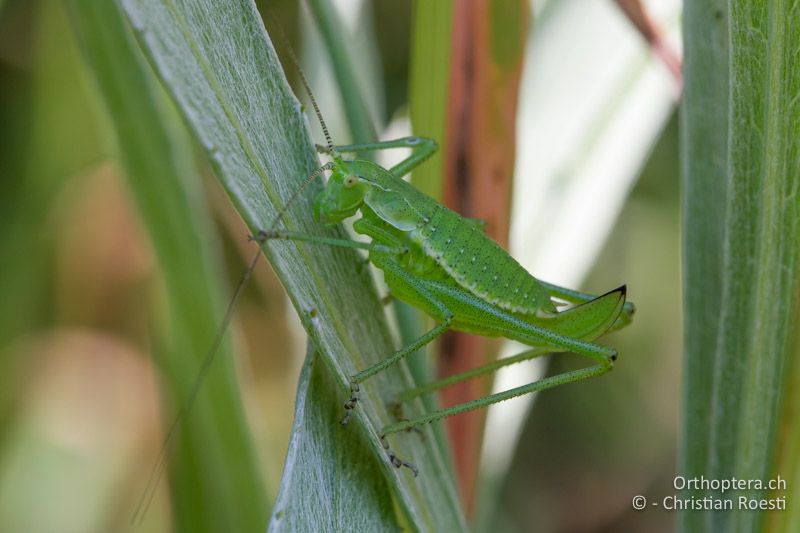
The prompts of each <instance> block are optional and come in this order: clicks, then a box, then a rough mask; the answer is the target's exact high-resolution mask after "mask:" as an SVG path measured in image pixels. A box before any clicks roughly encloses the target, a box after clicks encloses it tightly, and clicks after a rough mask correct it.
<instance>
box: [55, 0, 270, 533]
mask: <svg viewBox="0 0 800 533" xmlns="http://www.w3.org/2000/svg"><path fill="white" fill-rule="evenodd" d="M69 5H70V7H71V8H72V9H71V11H72V14H73V17H72V19H73V22H74V26H75V28H76V30H77V33H78V35H79V36H80V38H81V41H82V45H83V50H84V53H85V56H86V58H87V60H88V63H89V65H90V66H91V68H92V72H93V74H94V76H95V79H96V80H97V82H98V86H99V89H100V92H101V94H102V96H103V99H104V100H105V103H106V108H107V110H108V112H109V115H110V117H111V119H112V123H113V126H114V129H115V132H116V136H117V144H118V150H119V154H120V157H121V161H122V164H123V167H124V169H125V172H126V174H127V177H128V180H129V184H130V188H131V190H132V192H133V194H134V197H135V199H136V201H137V204H138V207H139V212H140V214H141V218H142V221H143V222H144V225H145V226H146V227H147V229H148V231H149V234H150V237H151V240H152V242H153V245H154V247H155V249H156V252H157V255H158V258H159V263H160V266H161V268H162V271H163V273H164V281H165V286H166V293H167V296H168V299H169V311H170V316H169V318H170V320H169V328H168V329H167V328H165V330H164V331H160V332H159V333H161V334H162V335H164V338H163V339H160V341H159V344H161V345H162V346H164V348H163V350H161V351H162V352H163V353H161V354H160V355H161V356H162V357H161V358H160V360H159V363H160V364H161V366H162V369H163V372H164V376H165V379H164V383H165V388H164V390H165V392H166V393H167V395H168V397H169V401H170V403H171V404H172V405H177V406H178V407H180V406H182V405H183V404H184V403H185V402H186V401H187V398H188V397H189V395H190V394H191V392H190V391H191V390H192V387H193V386H194V380H195V378H196V376H197V372H198V368H199V365H200V363H201V358H202V357H204V356H205V354H206V353H207V351H208V349H209V346H210V345H211V343H212V341H213V338H214V335H215V332H216V330H217V329H218V327H219V323H220V321H221V320H222V310H223V309H224V304H223V298H222V295H221V286H220V284H221V279H224V277H223V276H221V269H220V268H219V265H218V263H217V262H215V260H214V258H215V255H214V253H215V252H217V249H216V247H215V244H216V243H215V241H214V239H213V232H212V228H211V224H210V222H209V219H210V217H209V212H208V208H207V206H206V205H205V203H204V201H203V196H202V192H201V182H200V181H199V180H198V179H197V177H196V173H195V172H194V170H193V168H192V165H191V159H190V157H189V151H188V146H187V143H186V140H185V139H184V138H182V135H181V134H180V132H178V131H176V128H174V125H173V124H171V119H172V117H173V116H172V115H170V114H168V113H167V112H166V110H165V109H164V106H163V102H162V100H161V95H160V93H159V92H158V90H157V89H158V87H157V85H156V84H155V83H154V81H155V80H153V78H152V74H151V73H150V72H149V69H148V68H147V65H146V63H145V62H144V59H143V58H142V57H141V54H140V53H139V51H138V49H137V47H136V44H135V42H134V41H133V38H132V36H131V35H130V34H129V30H128V28H127V27H126V24H125V21H124V19H123V18H122V15H121V13H119V11H118V6H117V4H116V3H115V2H94V1H91V0H89V1H87V0H73V1H71V2H70V3H69ZM220 351H221V353H220V354H219V355H220V359H221V360H222V361H221V364H219V365H216V366H215V367H214V369H213V372H211V375H210V376H209V379H208V380H207V382H206V383H205V384H204V394H202V395H200V396H198V398H197V400H198V401H197V402H195V404H194V405H193V406H192V412H191V414H190V416H188V417H187V418H184V419H183V420H182V424H181V426H180V427H179V428H178V431H179V434H178V435H177V438H176V441H177V442H176V444H177V446H173V447H172V449H171V450H170V451H171V453H169V454H168V456H167V457H168V459H169V460H171V461H172V464H173V466H174V468H172V474H173V475H172V476H170V484H171V487H172V492H173V493H172V500H173V509H174V520H175V523H176V525H177V527H178V528H179V529H180V530H185V531H220V530H225V529H231V530H236V531H253V530H258V529H260V528H261V527H263V523H264V521H265V520H266V517H267V515H268V512H269V511H268V503H267V501H266V495H265V494H264V490H263V486H262V481H261V479H260V476H259V469H258V464H257V461H256V458H255V454H254V450H253V448H252V444H251V442H250V435H249V431H248V428H247V425H246V422H245V419H244V414H243V411H242V407H241V402H240V398H239V392H238V388H237V386H236V379H235V375H234V369H233V365H232V359H231V357H230V355H231V354H230V353H229V349H228V348H227V347H223V348H222V349H221V350H220ZM167 416H169V417H172V416H174V415H171V414H170V415H167ZM145 497H148V495H145ZM131 512H132V513H133V509H132V510H131Z"/></svg>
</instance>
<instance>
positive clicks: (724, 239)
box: [681, 1, 800, 531]
mask: <svg viewBox="0 0 800 533" xmlns="http://www.w3.org/2000/svg"><path fill="white" fill-rule="evenodd" d="M709 27H711V28H713V31H712V32H710V31H709ZM686 30H687V31H686V41H687V50H692V48H695V50H692V53H691V54H687V60H688V61H687V76H686V109H685V113H684V116H685V117H686V119H687V123H686V125H685V130H686V132H688V133H689V134H692V135H693V136H694V139H695V140H697V141H699V142H701V143H702V144H701V146H703V145H705V146H706V147H708V148H709V149H708V150H702V149H697V150H693V151H690V150H688V149H687V147H688V146H689V145H688V143H684V148H685V149H686V150H687V151H686V153H685V154H684V155H685V156H687V163H686V169H687V174H686V176H685V180H686V183H687V184H688V185H689V187H687V191H691V192H694V193H696V196H695V197H693V198H687V199H686V200H685V202H684V204H685V205H688V206H689V209H687V211H686V213H687V217H686V219H685V221H684V234H686V235H692V234H694V232H695V229H697V231H698V233H697V234H696V235H694V236H693V237H692V238H691V239H687V241H686V244H685V248H684V253H685V261H686V265H687V272H688V273H689V274H690V275H689V276H687V278H686V287H685V293H686V294H691V293H696V294H697V296H696V297H693V300H694V302H695V303H696V306H688V307H687V308H686V323H687V335H688V337H687V340H686V360H687V379H686V392H685V396H686V398H685V399H686V404H685V406H684V409H685V419H686V420H687V431H686V434H685V437H684V443H683V446H684V452H683V456H684V465H683V467H682V474H685V475H686V477H687V478H688V477H693V476H697V475H704V476H705V477H706V478H709V479H731V478H738V479H746V480H768V479H774V478H775V477H777V476H778V475H780V476H781V477H783V478H784V479H786V478H791V477H793V476H796V475H797V474H796V473H795V472H792V471H785V470H781V469H779V468H780V467H782V466H783V467H785V466H786V465H792V466H794V467H796V465H797V463H796V460H795V461H794V462H792V461H787V462H784V461H781V460H780V455H779V452H780V450H781V449H783V450H791V449H792V448H796V447H797V442H791V441H790V440H783V441H782V440H781V439H791V438H796V436H797V432H796V430H795V429H794V428H792V427H783V428H781V427H780V420H781V415H782V414H783V416H785V417H786V418H785V420H786V421H787V422H792V423H796V419H794V418H793V416H791V412H792V411H793V410H795V409H796V406H792V405H790V404H788V402H787V400H788V399H791V398H792V396H791V391H790V390H789V389H787V388H786V385H787V383H791V382H792V381H791V379H796V377H793V378H791V379H786V378H785V376H784V373H785V372H786V371H787V370H788V371H790V372H792V371H796V368H797V366H796V365H797V362H796V354H797V346H796V342H797V338H796V333H795V332H793V331H792V329H793V325H794V324H796V319H797V312H798V283H800V281H799V279H800V276H798V272H800V201H798V189H800V157H799V156H798V153H799V152H798V144H797V139H798V138H800V99H798V94H800V75H799V74H798V70H797V58H798V57H799V56H800V6H798V5H797V3H796V2H768V3H751V2H744V1H735V2H729V3H728V4H727V5H723V4H722V3H720V2H705V3H704V4H703V5H702V6H698V7H697V8H695V9H692V10H691V11H689V12H688V13H687V18H686ZM709 35H711V36H712V37H713V40H712V42H713V44H712V45H710V46H709V45H707V44H706V43H708V42H709ZM726 46H727V47H728V49H727V53H725V48H726ZM709 73H710V74H709ZM690 74H691V76H690ZM709 80H710V81H711V82H712V83H714V84H715V85H716V86H719V88H720V89H721V90H720V91H719V92H720V93H721V95H722V96H721V97H720V95H719V94H718V95H716V98H711V97H710V94H709V92H708V90H707V89H706V88H705V87H707V82H708V81H709ZM726 96H727V97H726ZM704 104H707V105H708V107H709V108H710V111H707V112H705V113H701V112H697V110H698V109H699V108H701V107H704ZM690 110H691V111H695V113H689V111H690ZM708 118H711V119H714V120H715V122H716V123H717V124H718V125H719V126H720V128H718V129H715V130H713V131H709V132H708V133H709V138H710V139H711V140H707V139H702V138H698V137H697V134H698V133H700V132H701V131H702V126H701V125H700V123H701V121H703V120H706V119H708ZM688 140H689V139H687V141H688ZM689 157H691V159H688V158H689ZM722 157H724V159H722ZM703 159H705V162H704V163H699V161H701V160H703ZM708 180H718V183H717V184H713V185H709V181H708ZM720 183H721V184H722V185H720ZM695 184H697V185H695ZM716 193H721V194H716ZM715 206H724V211H722V213H721V214H722V215H723V217H722V219H721V221H720V222H721V223H720V224H719V225H716V224H713V223H712V224H709V223H702V222H700V221H698V218H699V213H700V210H701V209H705V211H704V212H703V214H702V216H703V217H713V216H714V214H715V213H720V207H715ZM708 250H711V251H718V252H719V258H718V259H716V260H714V259H715V258H709V257H708ZM717 289H718V290H717ZM701 295H702V296H703V297H702V298H701V297H700V296H701ZM702 325H706V326H707V327H709V328H711V329H706V330H703V329H702ZM704 378H710V379H708V380H706V381H705V382H702V381H701V380H703V379H704ZM782 409H783V410H785V413H781V410H782ZM787 414H788V415H789V416H787ZM692 429H695V430H696V432H694V433H690V430H692ZM779 445H780V446H779ZM784 453H786V454H787V455H790V456H791V454H792V452H790V451H788V452H786V451H785V452H784ZM789 490H792V488H791V485H790V486H789ZM794 492H795V493H796V490H795V491H794ZM688 496H692V497H695V498H702V497H704V496H711V497H714V498H719V497H721V495H720V494H719V493H718V492H714V491H703V490H694V491H691V492H690V493H689V494H688ZM780 496H787V494H786V493H785V492H784V490H781V489H778V490H777V491H773V492H770V491H768V490H766V489H757V488H753V487H749V488H748V490H741V491H731V492H730V493H726V494H725V495H724V497H725V498H730V499H732V500H733V501H734V502H735V505H738V501H739V498H740V497H745V498H748V499H755V500H759V499H763V498H770V497H772V498H775V497H780ZM789 497H791V493H789ZM792 503H793V502H792V501H789V502H788V505H787V508H791V505H792ZM779 512H780V511H779ZM765 519H766V513H764V512H763V510H761V511H756V510H751V511H747V512H737V513H726V512H721V513H703V514H701V513H693V512H688V513H685V514H684V516H683V517H682V522H681V525H682V526H683V528H684V530H691V531H758V530H760V529H761V528H762V527H763V525H764V521H765Z"/></svg>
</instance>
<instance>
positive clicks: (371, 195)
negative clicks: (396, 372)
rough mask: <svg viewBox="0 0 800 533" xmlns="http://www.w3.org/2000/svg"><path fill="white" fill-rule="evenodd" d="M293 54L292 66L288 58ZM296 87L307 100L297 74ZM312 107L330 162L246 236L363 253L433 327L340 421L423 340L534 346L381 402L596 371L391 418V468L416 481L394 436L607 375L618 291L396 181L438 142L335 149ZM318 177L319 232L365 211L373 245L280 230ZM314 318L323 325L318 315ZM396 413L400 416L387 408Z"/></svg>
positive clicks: (353, 399)
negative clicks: (538, 369)
mask: <svg viewBox="0 0 800 533" xmlns="http://www.w3.org/2000/svg"><path fill="white" fill-rule="evenodd" d="M289 55H290V57H292V60H293V61H294V62H295V63H297V61H296V59H295V58H294V55H293V54H292V53H291V52H290V54H289ZM300 79H301V80H302V82H303V85H304V86H305V88H306V90H307V91H308V93H309V95H310V96H311V91H310V89H309V87H308V83H307V81H306V80H305V77H304V76H303V74H302V72H300ZM311 103H312V104H313V108H314V110H315V114H316V115H317V118H318V120H319V121H320V123H321V125H322V129H323V132H324V133H325V137H326V145H325V146H324V147H321V148H319V151H320V152H321V153H323V154H325V155H326V156H328V157H329V158H330V161H329V162H327V163H326V164H324V165H323V166H321V167H320V168H319V169H318V170H317V171H316V172H314V173H313V174H311V175H310V176H309V177H308V178H307V179H306V180H305V182H304V185H303V186H301V187H300V188H298V189H297V190H296V191H295V192H294V194H293V195H292V196H291V197H290V198H289V200H288V201H287V202H286V203H285V204H284V206H283V208H282V209H281V210H280V211H279V212H278V214H277V216H276V217H275V218H274V220H273V222H272V223H271V225H270V226H269V227H268V228H266V229H264V230H262V231H260V232H258V233H257V234H256V235H255V236H253V237H252V239H253V240H256V241H258V242H259V243H260V244H262V245H263V244H265V243H266V242H267V241H271V240H295V241H304V242H307V243H309V244H312V245H320V246H339V247H346V248H355V249H361V250H365V251H366V252H367V257H366V259H367V261H369V262H370V263H371V264H372V265H373V266H374V267H376V268H377V269H380V270H381V271H382V272H383V274H384V279H385V281H386V284H387V286H388V289H389V291H390V294H391V295H392V296H393V297H394V298H397V299H399V300H402V301H404V302H406V303H409V304H411V305H413V306H415V307H417V308H419V309H421V310H422V311H423V312H424V313H426V314H427V315H429V316H430V317H431V318H433V319H434V320H435V321H436V325H435V326H434V327H433V328H432V329H430V330H429V331H427V332H426V333H424V334H422V335H421V336H420V337H419V338H417V339H416V340H414V341H413V342H411V343H410V344H408V345H407V346H405V347H402V348H401V349H399V350H397V351H395V352H394V353H391V354H389V353H387V354H386V357H385V358H384V359H383V360H382V361H380V362H378V363H377V364H374V365H373V366H370V367H368V368H365V369H363V370H361V371H360V372H357V373H355V374H353V375H352V376H350V378H349V390H348V391H347V393H346V394H347V395H348V397H347V399H346V401H345V402H344V414H343V418H342V419H341V423H342V424H347V423H348V422H349V421H350V419H351V417H352V414H353V412H354V410H355V409H356V408H357V406H358V404H359V402H360V401H361V400H360V395H359V392H360V389H361V387H362V384H364V382H365V381H367V380H368V379H369V378H370V377H372V376H375V375H376V374H378V373H380V372H382V371H384V370H386V369H387V368H389V367H391V366H393V365H395V364H397V363H399V362H400V361H401V360H402V359H403V358H404V357H406V356H408V355H410V354H413V353H415V352H417V351H418V350H420V349H421V348H423V347H425V346H426V345H428V344H430V343H431V342H433V341H434V340H435V339H436V338H437V337H439V336H440V335H442V334H443V333H444V332H445V331H447V330H457V331H465V332H469V333H473V334H478V335H483V336H492V337H502V338H507V339H512V340H516V341H519V342H521V343H523V344H525V345H528V346H530V347H531V349H529V350H527V351H525V352H523V353H521V354H519V355H517V356H514V357H510V358H505V359H501V360H498V361H495V362H492V363H489V364H487V365H484V366H482V367H479V368H476V369H473V370H471V371H468V372H465V373H463V374H460V375H457V376H451V377H449V378H446V379H444V380H441V381H438V382H434V383H431V384H427V385H423V386H420V387H417V388H414V389H411V390H408V391H404V392H403V393H401V394H400V395H399V396H398V397H396V398H385V401H387V403H390V404H402V403H404V402H408V401H410V400H412V399H414V398H416V397H418V396H421V395H423V394H427V393H430V392H433V391H435V390H438V389H439V388H442V387H444V386H447V385H450V384H453V383H456V382H458V381H462V380H466V379H471V378H473V377H476V376H480V375H483V374H488V373H490V372H493V371H495V370H496V369H498V368H500V367H502V366H505V365H508V364H512V363H517V362H521V361H525V360H529V359H533V358H535V357H540V356H543V355H547V354H551V353H558V352H574V353H576V354H578V355H582V356H585V357H587V358H589V359H590V360H591V361H592V364H591V365H590V366H586V367H584V368H580V369H577V370H572V371H569V372H564V373H561V374H557V375H554V376H549V377H546V378H543V379H540V380H538V381H535V382H532V383H529V384H527V385H524V386H521V387H517V388H514V389H511V390H508V391H504V392H500V393H496V394H491V395H489V396H485V397H482V398H477V399H474V400H472V401H469V402H466V403H463V404H459V405H455V406H451V407H446V408H442V409H438V410H435V411H433V412H430V413H426V414H422V415H420V416H415V417H413V418H410V419H398V420H397V421H396V422H394V423H391V424H389V425H387V426H385V427H384V428H382V430H381V432H380V440H381V444H382V446H383V448H384V450H385V451H386V454H387V456H388V459H389V462H390V463H391V465H392V466H394V467H396V468H401V467H407V468H408V469H409V471H410V472H411V473H413V474H414V475H415V476H416V475H417V474H418V471H417V469H416V467H415V466H414V465H412V464H411V463H410V462H407V461H406V460H404V459H402V458H400V457H398V456H397V454H396V453H395V452H394V451H393V449H392V448H391V446H390V445H389V441H388V437H389V436H390V435H392V434H395V433H398V432H403V431H409V430H414V429H418V428H419V427H420V426H423V425H425V424H428V423H430V422H434V421H436V420H439V419H442V418H445V417H449V416H452V415H455V414H459V413H463V412H466V411H470V410H474V409H480V408H485V407H487V406H489V405H491V404H494V403H497V402H501V401H504V400H507V399H510V398H514V397H516V396H520V395H524V394H528V393H532V392H537V391H542V390H545V389H549V388H553V387H556V386H558V385H563V384H567V383H572V382H576V381H580V380H584V379H587V378H591V377H595V376H600V375H602V374H605V373H606V372H608V371H610V370H611V369H612V368H613V365H614V360H615V359H616V351H615V350H614V349H612V348H609V347H605V346H601V345H599V344H596V343H595V340H596V339H597V338H599V337H600V336H602V335H604V334H605V333H607V332H609V331H613V330H617V329H620V328H622V327H624V326H626V325H628V324H629V323H630V322H631V319H632V316H633V310H634V308H633V305H632V304H631V303H630V302H626V289H625V286H622V287H619V288H617V289H614V290H612V291H609V292H607V293H606V294H603V295H601V296H594V295H590V294H585V293H581V292H578V291H573V290H569V289H565V288H561V287H558V286H555V285H551V284H548V283H545V282H542V281H539V280H537V279H536V278H535V277H533V276H532V275H531V274H530V273H528V272H527V271H526V270H525V269H524V268H523V267H522V266H521V265H520V264H519V263H518V262H517V261H516V260H515V259H514V258H512V257H511V256H510V255H509V254H508V253H507V252H506V251H505V250H503V249H502V248H501V247H500V246H499V245H498V244H497V243H495V242H494V241H493V240H491V239H490V238H489V237H488V236H487V235H486V234H485V232H484V231H483V225H482V223H481V222H480V221H478V220H472V219H466V218H463V217H461V216H460V215H459V214H457V213H455V212H454V211H451V210H450V209H448V208H446V207H444V206H443V205H441V204H439V203H438V202H436V201H435V200H434V199H432V198H430V197H428V196H426V195H424V194H423V193H421V192H420V191H419V190H417V189H415V188H414V187H413V186H412V185H410V184H408V183H407V182H405V181H404V180H403V179H402V177H403V176H404V175H406V174H408V173H409V172H411V171H412V170H413V169H414V168H415V167H417V166H418V165H420V164H422V163H423V162H424V161H425V160H427V159H428V158H429V157H430V156H431V155H432V154H433V153H434V152H435V151H436V150H437V144H436V142H435V141H434V140H432V139H428V138H424V137H416V136H412V137H404V138H401V139H396V140H392V141H383V142H374V143H364V144H351V145H342V146H335V145H334V144H333V142H332V140H331V138H330V135H329V134H328V131H327V127H326V126H325V123H324V120H323V118H322V115H321V113H320V111H319V108H318V106H317V103H316V101H315V100H314V98H313V96H311ZM393 148H409V149H411V155H410V156H409V157H407V158H406V159H405V160H403V161H402V162H400V163H399V164H397V165H395V166H394V167H392V168H390V169H385V168H383V167H381V166H379V165H377V164H375V163H373V162H371V161H368V160H366V159H358V158H352V159H350V158H345V157H344V156H343V154H359V153H365V152H370V151H376V150H384V149H393ZM324 174H329V176H328V180H327V184H326V185H325V187H324V189H323V190H322V191H321V192H320V193H319V195H318V196H317V198H316V200H315V203H314V213H313V216H314V218H315V219H316V220H317V221H318V222H320V223H322V224H338V223H340V222H341V221H343V220H345V219H347V218H350V217H352V216H354V215H356V214H360V215H361V217H360V218H359V219H358V220H356V221H355V223H354V224H353V229H354V230H355V231H356V232H357V233H359V234H361V235H364V236H366V237H368V238H369V239H370V242H357V241H351V240H347V239H336V238H329V237H322V236H317V235H309V234H299V233H294V232H289V231H284V230H282V229H280V227H279V222H280V220H281V218H282V215H283V214H284V213H285V212H286V210H287V209H288V207H289V205H290V204H292V202H293V201H294V200H295V199H296V198H298V197H299V195H300V194H301V193H302V191H303V190H304V189H305V186H306V185H307V184H309V183H311V182H312V181H313V180H314V179H317V178H318V177H319V176H321V175H324ZM260 255H261V250H259V251H258V252H257V253H256V255H255V256H254V257H253V259H252V261H251V262H250V266H249V268H248V269H247V271H246V273H245V275H244V277H243V278H242V280H241V281H240V283H239V286H238V288H237V289H236V291H235V293H234V296H233V298H232V300H231V303H230V304H229V306H228V310H227V312H226V314H225V317H224V319H223V322H222V324H221V328H220V330H219V332H218V335H217V337H216V339H215V341H214V343H213V345H212V346H211V349H210V350H209V352H208V354H207V356H206V358H205V360H204V362H203V364H202V366H201V369H200V371H199V374H198V377H197V378H196V381H195V385H194V386H193V388H192V390H191V392H190V396H189V399H188V400H187V401H186V402H185V404H184V405H183V406H182V408H181V411H180V412H179V414H178V415H177V417H176V419H175V420H174V422H173V424H172V426H171V427H170V429H169V432H168V435H167V437H166V439H165V441H164V443H163V444H162V450H161V452H160V457H159V460H158V463H157V465H156V469H155V470H154V475H153V476H152V477H151V481H150V482H149V484H148V488H147V489H146V491H145V494H144V495H143V497H142V504H143V505H144V508H146V505H147V502H148V501H149V498H151V497H152V491H153V490H154V484H155V482H157V480H158V477H157V475H160V468H161V465H162V464H163V462H164V460H165V458H166V457H165V456H166V453H167V450H168V446H169V443H170V440H171V439H172V437H173V436H174V433H175V430H176V428H177V427H178V426H179V424H180V422H181V420H182V419H183V418H185V417H186V416H187V415H188V412H189V411H190V410H191V406H192V403H193V401H194V399H195V397H196V395H197V392H198V390H199V387H200V384H201V383H202V381H203V378H204V376H205V374H206V373H207V372H208V369H209V366H210V362H211V359H212V358H213V356H214V354H215V352H216V349H217V347H218V346H219V344H220V342H221V340H222V337H223V334H224V331H225V328H226V325H227V323H228V322H229V321H230V318H231V315H232V309H233V307H234V306H235V303H236V301H237V299H238V298H239V296H240V295H241V288H242V286H243V284H244V282H245V281H246V280H247V278H248V277H249V276H250V274H251V273H252V271H253V269H254V267H255V264H256V261H257V260H258V258H259V257H260ZM321 319H323V320H324V317H321ZM392 411H393V412H397V411H396V410H394V409H392ZM142 504H140V510H141V508H142ZM138 513H139V511H137V514H138Z"/></svg>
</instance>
